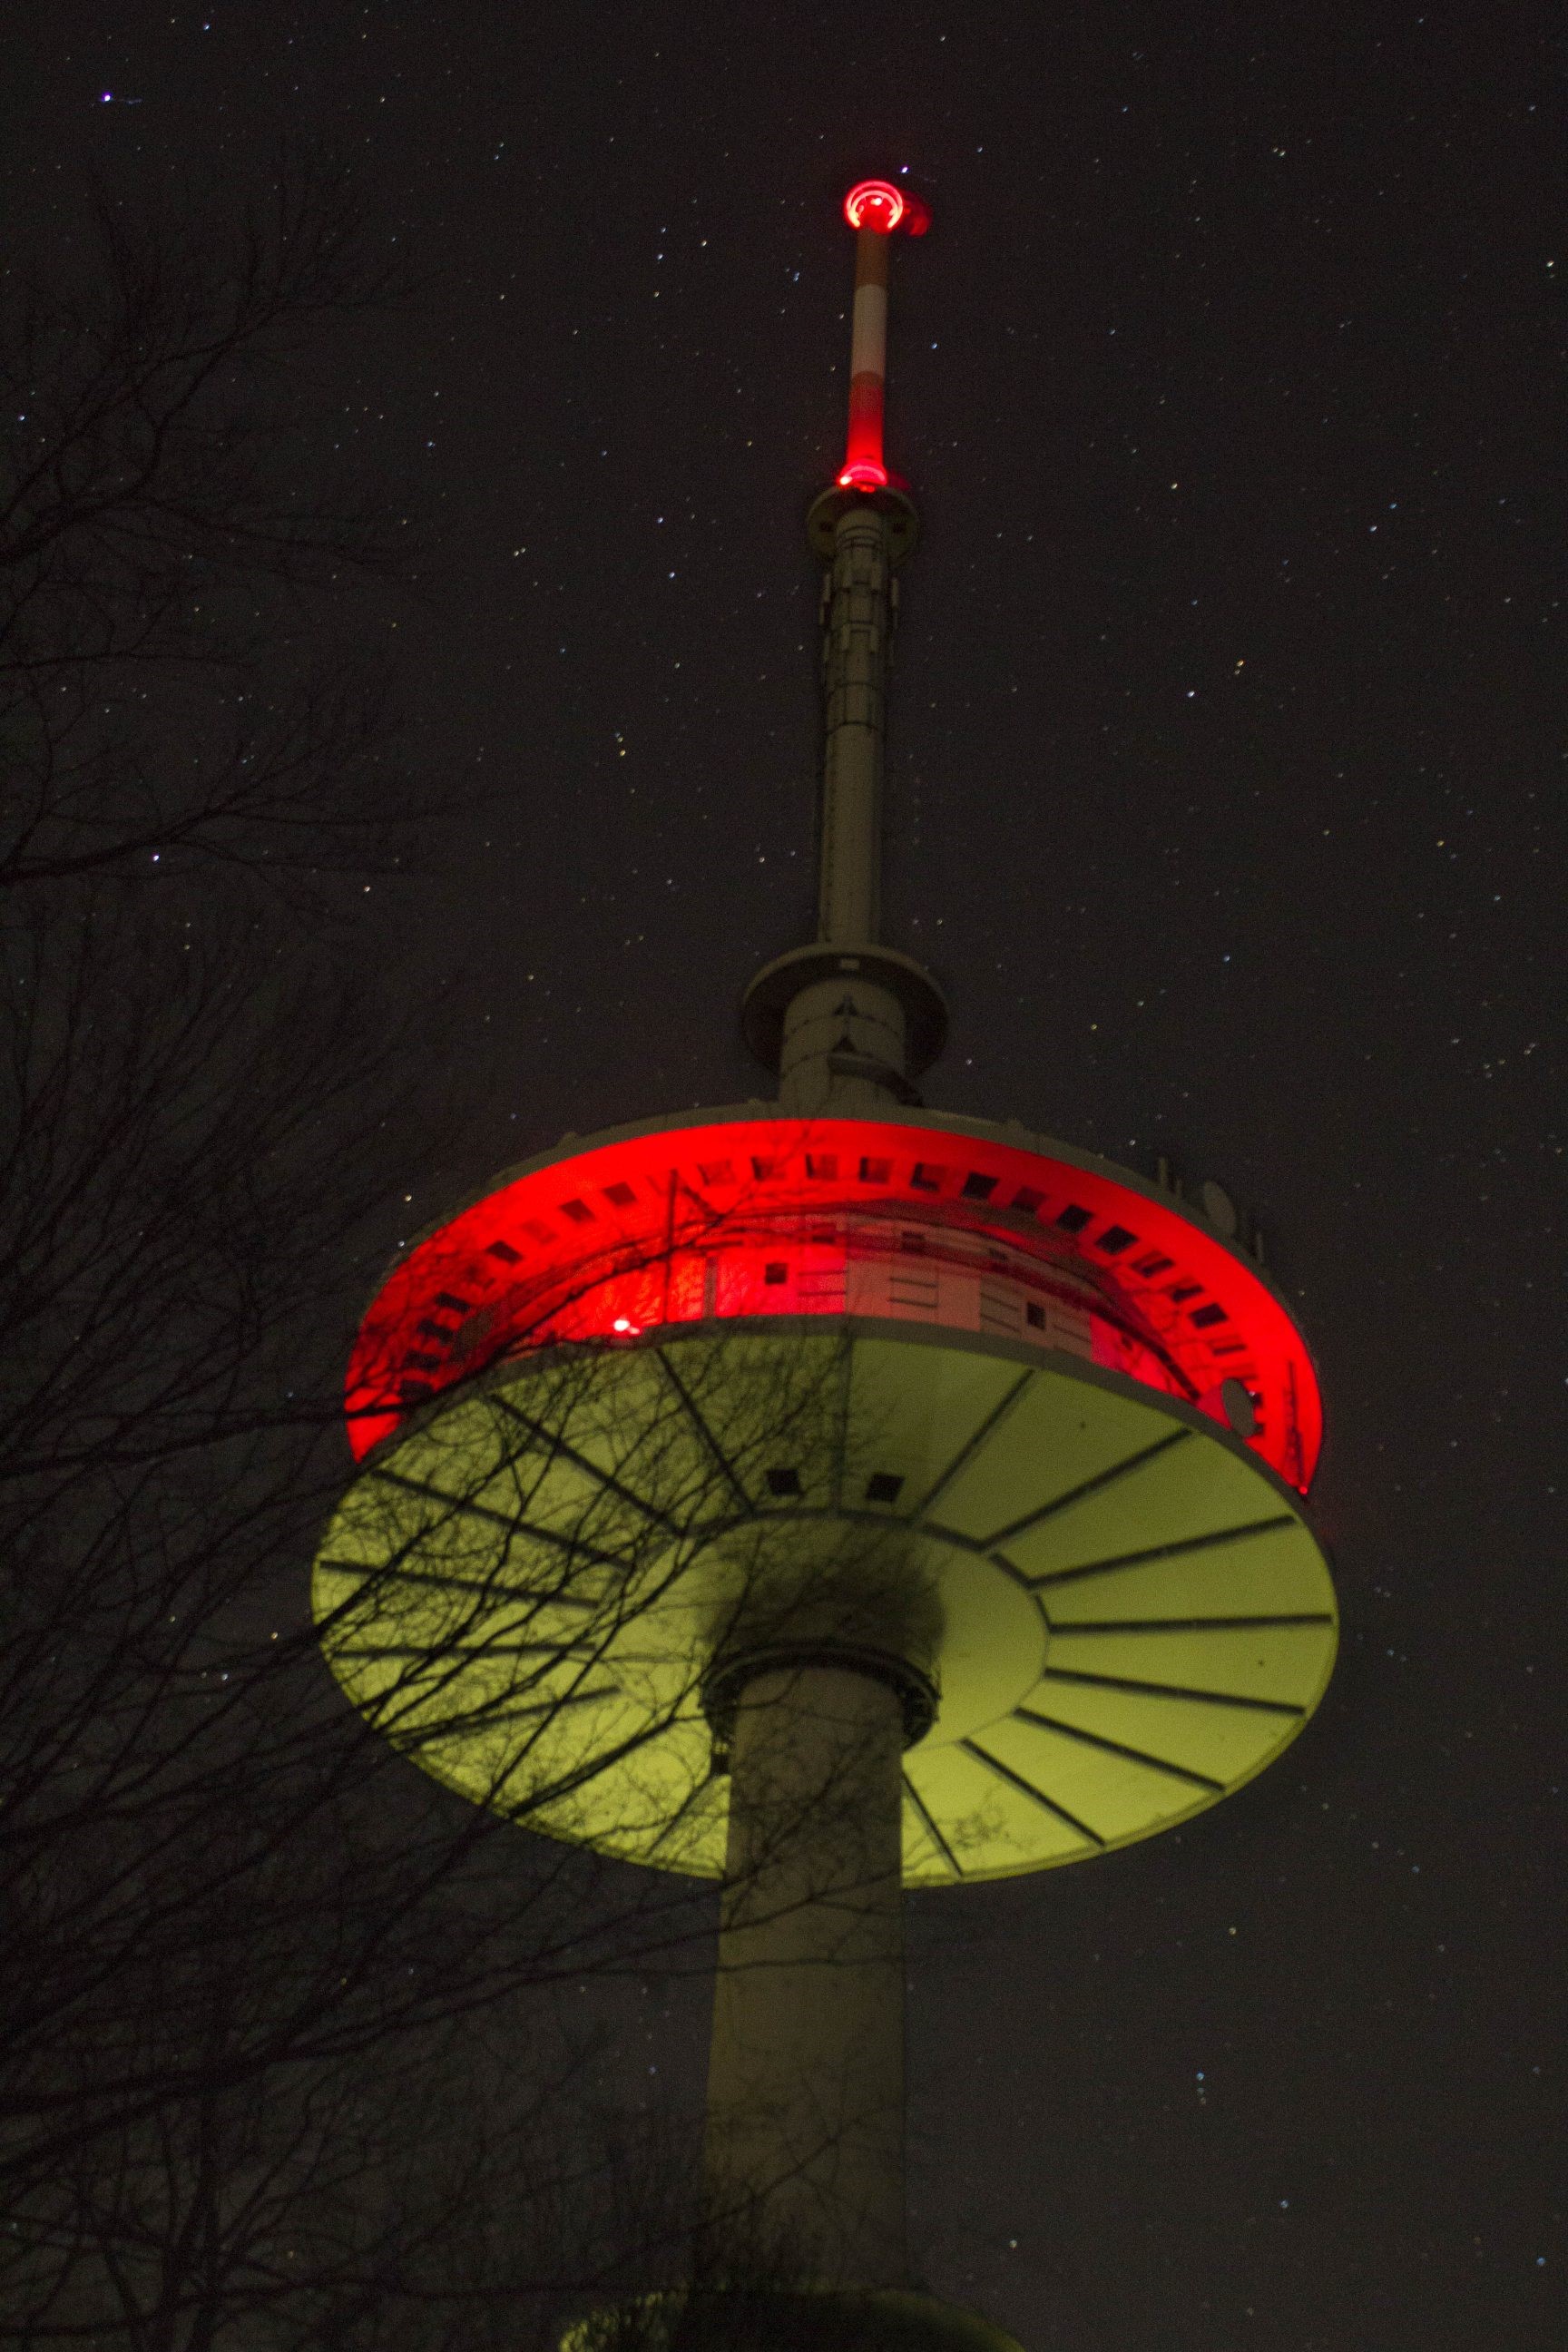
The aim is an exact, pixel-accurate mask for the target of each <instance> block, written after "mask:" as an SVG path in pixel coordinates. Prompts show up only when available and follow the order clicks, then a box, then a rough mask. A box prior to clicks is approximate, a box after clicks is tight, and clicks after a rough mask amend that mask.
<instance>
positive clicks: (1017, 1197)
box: [1013, 1184, 1046, 1217]
mask: <svg viewBox="0 0 1568 2352" xmlns="http://www.w3.org/2000/svg"><path fill="white" fill-rule="evenodd" d="M1045 1197H1046V1196H1045V1194H1044V1193H1043V1192H1036V1190H1035V1188H1034V1186H1033V1185H1032V1184H1020V1185H1019V1187H1018V1189H1017V1191H1016V1192H1015V1193H1014V1195H1013V1206H1014V1207H1015V1208H1016V1209H1022V1211H1023V1212H1024V1214H1025V1215H1026V1217H1032V1216H1033V1215H1034V1213H1035V1211H1036V1210H1037V1208H1038V1207H1039V1205H1040V1202H1042V1201H1043V1200H1044V1199H1045Z"/></svg>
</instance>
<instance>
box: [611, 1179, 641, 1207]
mask: <svg viewBox="0 0 1568 2352" xmlns="http://www.w3.org/2000/svg"><path fill="white" fill-rule="evenodd" d="M636 1199H637V1194H636V1193H635V1192H633V1191H632V1188H631V1186H630V1185H629V1184H606V1185H605V1200H606V1201H613V1202H615V1204H616V1208H617V1209H629V1208H630V1207H631V1206H632V1204H633V1202H635V1201H636Z"/></svg>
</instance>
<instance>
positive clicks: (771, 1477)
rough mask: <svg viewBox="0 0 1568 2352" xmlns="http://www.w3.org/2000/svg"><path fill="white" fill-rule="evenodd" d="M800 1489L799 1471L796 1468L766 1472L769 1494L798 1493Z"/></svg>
mask: <svg viewBox="0 0 1568 2352" xmlns="http://www.w3.org/2000/svg"><path fill="white" fill-rule="evenodd" d="M801 1491H802V1490H801V1484H800V1472H799V1471H798V1470H770V1471H769V1472H768V1492H769V1494H770V1495H798V1494H799V1493H800V1492H801Z"/></svg>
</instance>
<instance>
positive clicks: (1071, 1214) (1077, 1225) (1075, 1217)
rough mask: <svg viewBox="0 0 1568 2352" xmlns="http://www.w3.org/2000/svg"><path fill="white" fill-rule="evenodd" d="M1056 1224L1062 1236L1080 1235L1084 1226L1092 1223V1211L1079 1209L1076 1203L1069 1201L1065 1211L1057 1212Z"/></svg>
mask: <svg viewBox="0 0 1568 2352" xmlns="http://www.w3.org/2000/svg"><path fill="white" fill-rule="evenodd" d="M1057 1223H1058V1225H1059V1226H1060V1227H1061V1229H1062V1231H1063V1233H1064V1234H1081V1233H1082V1231H1083V1229H1084V1227H1085V1225H1090V1224H1092V1223H1094V1211H1093V1210H1092V1209H1080V1208H1079V1204H1078V1202H1076V1201H1069V1202H1068V1205H1067V1207H1066V1208H1065V1209H1058V1212H1057Z"/></svg>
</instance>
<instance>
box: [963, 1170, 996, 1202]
mask: <svg viewBox="0 0 1568 2352" xmlns="http://www.w3.org/2000/svg"><path fill="white" fill-rule="evenodd" d="M995 1190H996V1179H995V1177H994V1176H983V1175H982V1174H981V1173H980V1171H979V1169H978V1168H972V1169H971V1170H970V1171H969V1173H968V1175H967V1176H966V1177H965V1178H964V1180H963V1197H964V1199H965V1200H966V1201H988V1200H989V1199H990V1198H991V1195H992V1193H993V1192H994V1191H995Z"/></svg>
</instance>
